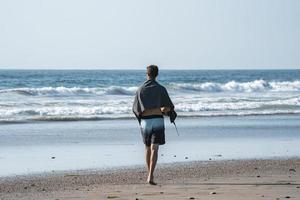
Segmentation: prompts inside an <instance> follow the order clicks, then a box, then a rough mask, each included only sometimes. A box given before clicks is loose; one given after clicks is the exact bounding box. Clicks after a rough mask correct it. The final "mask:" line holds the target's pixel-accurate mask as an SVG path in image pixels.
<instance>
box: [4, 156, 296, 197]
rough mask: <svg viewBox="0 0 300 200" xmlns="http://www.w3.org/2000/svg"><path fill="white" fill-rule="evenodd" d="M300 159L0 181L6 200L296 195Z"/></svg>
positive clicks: (207, 163) (184, 164)
mask: <svg viewBox="0 0 300 200" xmlns="http://www.w3.org/2000/svg"><path fill="white" fill-rule="evenodd" d="M299 172H300V159H299V158H289V159H282V158H281V159H268V160H263V159H262V160H254V159H252V160H224V161H202V162H182V163H173V164H163V165H159V166H158V168H157V171H156V177H157V179H156V181H157V183H158V185H157V186H150V185H148V184H145V183H144V182H145V177H146V170H145V168H144V167H142V166H140V167H130V168H115V169H110V170H98V171H97V170H93V171H92V170H81V171H72V172H70V171H66V172H59V173H58V172H57V173H47V174H45V173H44V174H35V175H31V176H29V175H25V176H16V177H3V178H1V179H0V197H1V200H5V199H56V200H58V199H140V200H141V199H222V200H223V199H224V200H225V199H299V198H300V173H299Z"/></svg>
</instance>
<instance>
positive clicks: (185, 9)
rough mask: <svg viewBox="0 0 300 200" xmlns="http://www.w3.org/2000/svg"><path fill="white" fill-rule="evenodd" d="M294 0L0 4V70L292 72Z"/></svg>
mask: <svg viewBox="0 0 300 200" xmlns="http://www.w3.org/2000/svg"><path fill="white" fill-rule="evenodd" d="M299 35H300V1H298V0H26V1H25V0H0V69H1V68H2V69H3V68H43V69H46V68H50V69H54V68H55V69H57V68H92V69H94V68H99V69H115V68H118V69H125V68H126V69H144V68H145V66H146V65H148V64H157V65H159V66H160V67H161V68H163V69H171V68H173V69H174V68H175V69H185V68H190V69H191V68H192V69H279V68H282V69H286V68H293V69H299V68H300V37H299Z"/></svg>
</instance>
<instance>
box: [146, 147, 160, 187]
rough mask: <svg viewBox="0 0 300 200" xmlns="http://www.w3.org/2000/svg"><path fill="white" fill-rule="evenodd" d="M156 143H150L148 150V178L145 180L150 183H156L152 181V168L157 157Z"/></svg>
mask: <svg viewBox="0 0 300 200" xmlns="http://www.w3.org/2000/svg"><path fill="white" fill-rule="evenodd" d="M158 147H159V145H158V144H151V146H150V150H151V156H150V165H149V171H148V179H147V182H148V183H150V184H151V185H156V183H155V182H154V181H153V179H154V177H153V173H154V169H155V166H156V163H157V157H158Z"/></svg>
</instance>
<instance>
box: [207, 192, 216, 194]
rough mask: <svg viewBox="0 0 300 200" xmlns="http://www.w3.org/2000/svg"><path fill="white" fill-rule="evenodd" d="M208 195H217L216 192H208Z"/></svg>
mask: <svg viewBox="0 0 300 200" xmlns="http://www.w3.org/2000/svg"><path fill="white" fill-rule="evenodd" d="M209 194H217V193H216V192H210V193H209Z"/></svg>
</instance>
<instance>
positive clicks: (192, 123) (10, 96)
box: [0, 70, 300, 178]
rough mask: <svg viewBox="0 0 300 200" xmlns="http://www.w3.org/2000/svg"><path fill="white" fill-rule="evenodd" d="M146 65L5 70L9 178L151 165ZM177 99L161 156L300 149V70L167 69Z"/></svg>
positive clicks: (280, 154)
mask: <svg viewBox="0 0 300 200" xmlns="http://www.w3.org/2000/svg"><path fill="white" fill-rule="evenodd" d="M145 77H146V74H145V70H138V71H135V70H127V71H108V70H107V71H106V70H105V71H104V70H51V71H50V70H0V178H1V177H6V176H18V175H28V174H40V173H44V172H46V173H56V172H65V171H70V170H71V171H72V170H75V171H76V170H87V169H92V170H94V169H96V170H98V169H101V170H102V169H107V168H120V167H121V168H122V167H124V166H126V167H128V166H130V167H134V166H136V165H139V166H144V165H145V164H144V145H143V142H142V137H141V133H140V129H139V125H138V123H137V121H136V120H135V119H134V115H133V113H132V111H131V107H132V102H133V97H134V93H135V91H136V89H137V87H138V86H139V85H140V84H142V83H143V82H144V81H145ZM158 81H159V82H160V83H161V84H162V85H164V86H165V87H166V88H167V89H168V91H169V94H170V96H171V98H172V100H173V102H174V104H175V108H176V111H177V112H178V118H177V119H176V124H177V127H178V131H179V136H178V135H177V133H176V129H175V128H174V126H173V125H172V124H171V123H170V121H169V119H168V118H167V117H166V118H165V128H166V129H165V134H166V144H165V145H162V146H160V148H159V149H160V150H159V159H158V163H159V164H161V163H173V162H187V161H207V162H214V161H217V160H228V159H230V160H231V159H261V158H263V159H264V158H271V159H272V158H274V157H275V158H280V159H281V158H283V159H285V158H291V157H299V156H300V148H299V146H300V134H299V133H300V123H299V122H300V70H224V71H221V70H207V71H206V70H198V71H196V70H194V71H192V70H189V71H187V70H180V71H179V70H174V71H169V70H165V71H164V70H162V71H161V72H160V75H159V77H158Z"/></svg>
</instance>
